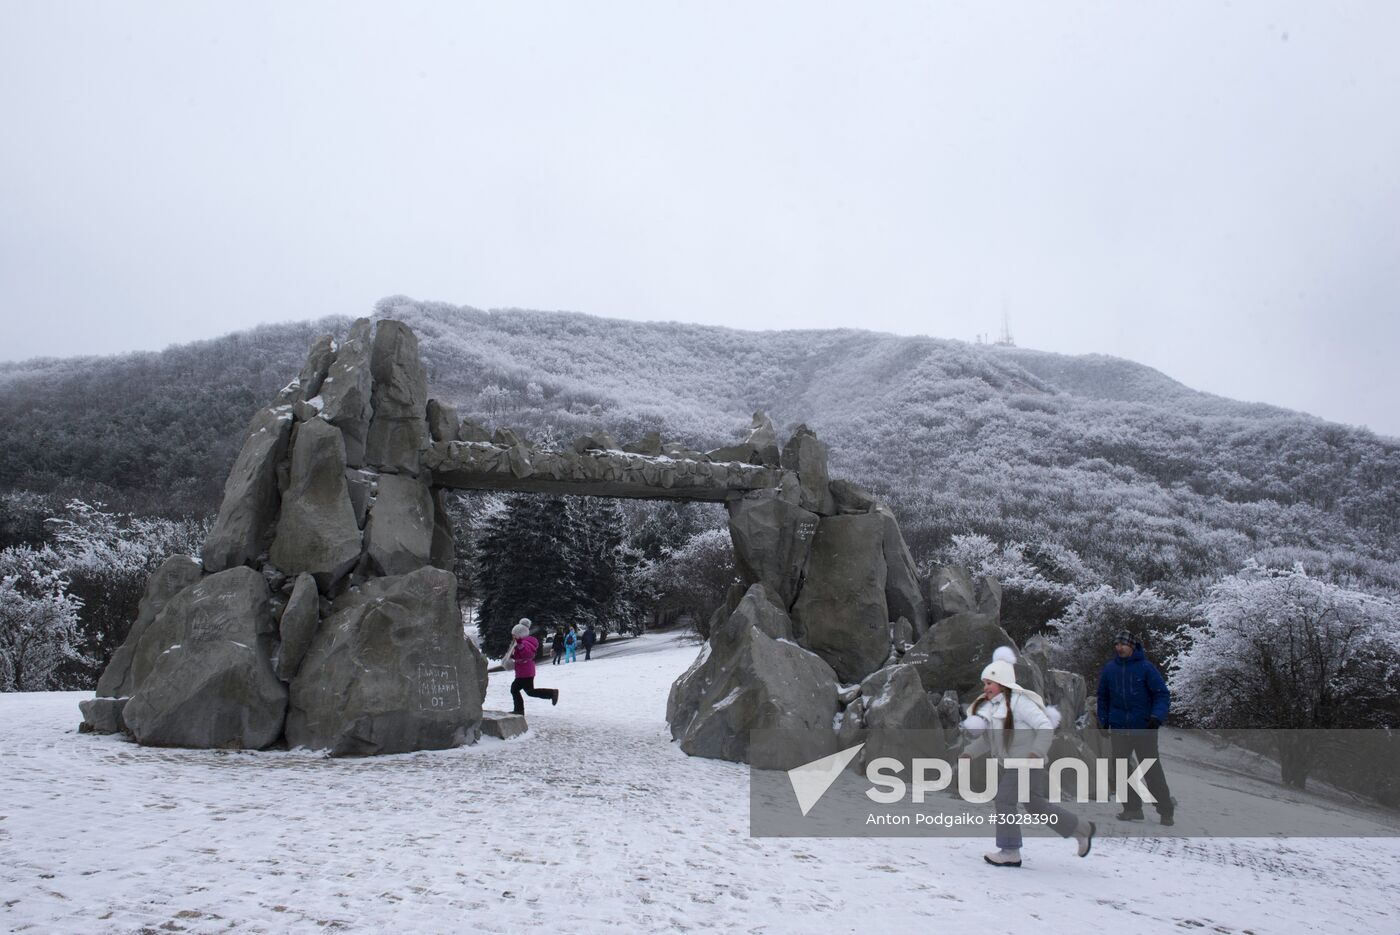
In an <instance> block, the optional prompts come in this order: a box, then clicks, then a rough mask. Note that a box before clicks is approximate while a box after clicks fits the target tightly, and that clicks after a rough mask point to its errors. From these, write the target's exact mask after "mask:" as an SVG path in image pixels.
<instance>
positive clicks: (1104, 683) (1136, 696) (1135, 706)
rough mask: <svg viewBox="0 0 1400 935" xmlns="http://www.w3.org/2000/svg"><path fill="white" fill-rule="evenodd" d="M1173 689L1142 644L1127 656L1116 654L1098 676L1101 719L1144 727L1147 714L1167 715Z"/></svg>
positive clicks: (1120, 726) (1159, 717)
mask: <svg viewBox="0 0 1400 935" xmlns="http://www.w3.org/2000/svg"><path fill="white" fill-rule="evenodd" d="M1171 700H1172V696H1171V692H1169V691H1167V683H1166V681H1165V680H1164V679H1163V678H1162V673H1160V672H1158V671H1157V667H1156V666H1154V665H1153V664H1152V663H1150V662H1148V661H1147V654H1146V653H1144V652H1143V651H1142V644H1141V643H1136V644H1134V646H1133V654H1132V655H1131V656H1129V657H1128V658H1127V659H1121V658H1119V657H1118V656H1116V655H1115V656H1114V657H1113V658H1112V659H1110V660H1109V661H1108V664H1107V665H1105V666H1104V667H1103V673H1102V674H1101V675H1100V676H1099V723H1100V724H1102V725H1107V726H1108V727H1113V728H1118V729H1120V730H1121V729H1124V728H1127V729H1130V730H1141V729H1143V728H1145V727H1147V719H1148V718H1154V717H1155V718H1156V719H1157V720H1158V721H1165V720H1166V719H1167V709H1168V708H1170V707H1171Z"/></svg>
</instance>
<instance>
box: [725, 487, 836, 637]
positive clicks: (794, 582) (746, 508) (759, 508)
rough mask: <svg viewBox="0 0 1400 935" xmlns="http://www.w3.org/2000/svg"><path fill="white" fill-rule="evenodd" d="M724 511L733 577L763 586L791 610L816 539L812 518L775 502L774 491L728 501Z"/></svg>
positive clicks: (789, 506) (815, 522)
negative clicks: (730, 544)
mask: <svg viewBox="0 0 1400 935" xmlns="http://www.w3.org/2000/svg"><path fill="white" fill-rule="evenodd" d="M727 506H728V508H729V535H730V538H731V539H732V540H733V542H734V562H735V565H736V567H737V569H738V572H739V577H740V578H741V579H742V580H743V581H744V583H745V584H763V585H764V586H765V587H766V588H767V589H768V592H769V593H771V594H773V595H774V596H775V597H777V599H778V602H779V605H780V606H781V607H782V608H783V609H784V610H787V609H788V608H790V607H792V603H793V601H794V600H796V599H797V592H798V588H799V587H800V586H801V584H802V574H803V571H804V570H805V569H806V567H807V556H808V554H809V553H810V552H811V550H812V538H813V536H815V535H816V531H817V516H816V514H815V513H812V512H810V511H808V510H804V509H802V508H801V507H800V506H796V505H795V504H791V503H787V502H785V501H783V500H781V499H779V498H778V496H777V494H776V492H775V491H760V492H758V493H754V494H750V495H748V496H746V497H744V498H743V499H740V500H730V501H729V503H728V504H727Z"/></svg>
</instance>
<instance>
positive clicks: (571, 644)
mask: <svg viewBox="0 0 1400 935" xmlns="http://www.w3.org/2000/svg"><path fill="white" fill-rule="evenodd" d="M577 650H578V633H577V632H576V631H575V630H574V628H573V627H569V632H568V633H566V634H565V635H564V661H565V662H575V661H577V659H578V652H577Z"/></svg>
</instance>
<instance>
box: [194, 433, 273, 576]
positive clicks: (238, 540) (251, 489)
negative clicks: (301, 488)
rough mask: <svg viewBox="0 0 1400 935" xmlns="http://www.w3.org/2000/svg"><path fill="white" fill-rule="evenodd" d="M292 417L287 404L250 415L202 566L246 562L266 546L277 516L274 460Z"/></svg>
mask: <svg viewBox="0 0 1400 935" xmlns="http://www.w3.org/2000/svg"><path fill="white" fill-rule="evenodd" d="M292 418H293V417H292V410H291V407H290V406H278V407H275V408H269V409H264V410H262V411H261V412H259V413H258V414H257V415H255V416H254V417H253V421H252V423H251V424H250V425H249V426H248V432H247V435H246V436H245V437H244V440H243V448H242V450H240V451H239V452H238V459H237V460H236V461H234V462H233V469H232V470H231V471H229V475H228V480H227V481H226V482H225V483H224V499H223V503H222V504H221V505H220V506H219V516H218V518H217V519H216V520H215V521H214V528H213V529H211V530H210V531H209V536H208V538H206V539H205V541H204V549H203V553H202V554H203V559H204V569H205V571H208V572H209V573H211V574H213V573H214V572H219V571H224V570H225V569H228V568H233V567H235V566H237V565H246V564H251V563H252V562H254V561H256V560H257V558H258V556H260V555H262V554H264V553H265V552H266V551H267V547H268V543H269V542H270V540H271V538H272V530H273V524H274V522H275V520H276V519H277V504H278V493H277V466H278V465H279V464H280V463H281V461H282V456H283V454H284V453H285V452H286V450H287V439H288V438H289V437H290V435H291V431H292Z"/></svg>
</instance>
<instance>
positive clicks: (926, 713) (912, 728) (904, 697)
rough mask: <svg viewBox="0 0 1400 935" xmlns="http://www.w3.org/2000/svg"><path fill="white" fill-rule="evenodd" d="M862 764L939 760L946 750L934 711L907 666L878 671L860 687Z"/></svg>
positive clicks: (914, 672) (915, 673)
mask: <svg viewBox="0 0 1400 935" xmlns="http://www.w3.org/2000/svg"><path fill="white" fill-rule="evenodd" d="M860 697H861V700H862V703H861V720H862V725H863V727H864V730H865V732H864V734H863V735H862V737H861V739H863V740H864V741H865V749H864V750H862V751H861V756H862V757H863V758H864V762H866V763H869V762H870V761H871V760H873V759H875V758H877V757H881V756H892V757H896V758H899V759H902V760H905V761H906V762H907V761H908V759H910V758H912V757H916V756H941V755H943V754H944V753H945V752H946V751H947V748H948V744H947V739H946V738H945V736H944V732H943V724H942V722H941V720H940V719H939V716H938V709H937V708H936V707H935V706H934V704H933V701H932V700H930V698H929V696H928V693H927V692H925V691H924V686H923V683H922V682H921V681H920V679H919V673H918V672H917V671H916V670H915V669H914V667H913V666H911V665H893V666H888V667H886V668H883V669H879V670H877V671H875V672H873V673H871V674H870V675H869V676H867V677H866V679H865V681H863V682H861V685H860Z"/></svg>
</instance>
